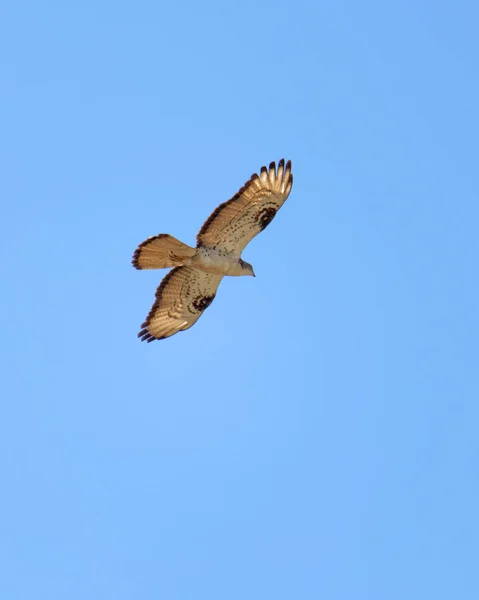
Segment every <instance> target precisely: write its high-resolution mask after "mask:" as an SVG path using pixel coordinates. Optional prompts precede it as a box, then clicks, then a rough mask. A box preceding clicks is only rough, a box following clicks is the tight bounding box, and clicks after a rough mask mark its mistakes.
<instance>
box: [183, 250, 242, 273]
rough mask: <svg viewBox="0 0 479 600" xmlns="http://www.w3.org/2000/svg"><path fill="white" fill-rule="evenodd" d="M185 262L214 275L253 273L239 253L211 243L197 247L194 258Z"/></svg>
mask: <svg viewBox="0 0 479 600" xmlns="http://www.w3.org/2000/svg"><path fill="white" fill-rule="evenodd" d="M183 264H184V265H187V266H192V267H195V268H197V269H200V270H201V271H204V272H205V273H212V274H213V275H229V276H233V277H240V276H242V275H251V272H250V269H249V268H248V267H251V265H248V263H245V262H244V261H242V260H241V257H240V255H239V254H237V253H235V252H227V251H226V250H224V249H222V248H215V247H214V246H211V245H208V246H200V247H199V248H196V254H195V255H194V256H193V257H192V258H188V259H186V261H185V262H184V263H183Z"/></svg>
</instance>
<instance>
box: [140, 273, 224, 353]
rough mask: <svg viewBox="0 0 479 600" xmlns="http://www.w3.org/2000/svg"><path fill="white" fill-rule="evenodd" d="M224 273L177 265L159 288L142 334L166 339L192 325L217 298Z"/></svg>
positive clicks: (147, 339)
mask: <svg viewBox="0 0 479 600" xmlns="http://www.w3.org/2000/svg"><path fill="white" fill-rule="evenodd" d="M222 279H223V276H222V275H212V274H210V273H205V272H203V271H200V270H198V269H193V268H191V267H176V268H175V269H172V270H171V271H170V272H169V273H168V274H167V275H166V276H165V278H164V279H163V281H162V282H161V284H160V286H159V287H158V289H157V290H156V299H155V302H154V304H153V306H152V307H151V310H150V312H149V314H148V316H147V318H146V321H145V322H144V323H143V325H142V330H141V331H140V333H139V334H138V337H139V338H141V340H142V341H147V342H152V341H153V340H162V339H163V338H166V337H169V336H171V335H174V334H175V333H178V331H184V330H185V329H189V328H190V327H192V326H193V325H194V324H195V323H196V321H197V320H198V319H199V318H200V317H201V315H202V314H203V312H204V311H205V310H206V309H207V308H208V306H209V305H210V304H211V303H212V302H213V300H214V297H215V295H216V290H217V289H218V286H219V284H220V282H221V280H222Z"/></svg>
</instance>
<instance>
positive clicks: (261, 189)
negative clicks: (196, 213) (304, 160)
mask: <svg viewBox="0 0 479 600" xmlns="http://www.w3.org/2000/svg"><path fill="white" fill-rule="evenodd" d="M292 186H293V175H292V173H291V161H290V160H289V161H288V162H287V163H286V165H285V164H284V159H281V160H280V161H279V163H278V170H276V164H275V163H274V162H272V163H271V164H270V165H269V169H267V168H266V167H262V168H261V172H260V174H259V175H257V174H256V173H255V174H254V175H252V176H251V179H250V180H249V181H247V182H246V183H245V184H244V186H243V187H242V188H241V189H240V190H239V192H237V193H236V194H235V195H234V196H233V197H232V198H231V200H228V201H227V202H223V204H220V206H218V208H217V209H216V210H215V211H214V212H213V213H212V214H211V215H210V217H209V218H208V219H207V220H206V222H205V224H204V225H203V227H202V228H201V230H200V232H199V234H198V236H197V238H196V239H197V242H198V246H202V245H203V246H205V245H212V246H217V247H220V248H224V249H225V250H227V251H228V252H235V253H238V254H239V253H241V252H242V251H243V250H244V248H245V246H246V245H247V244H248V243H249V242H250V241H251V240H252V239H253V238H254V236H255V235H257V234H258V233H259V232H260V231H263V229H265V227H267V226H268V225H269V224H270V223H271V221H272V220H273V219H274V217H275V215H276V213H277V212H278V210H279V209H280V208H281V206H283V204H284V202H285V200H286V198H287V197H288V196H289V193H290V192H291V188H292Z"/></svg>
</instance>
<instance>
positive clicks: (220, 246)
mask: <svg viewBox="0 0 479 600" xmlns="http://www.w3.org/2000/svg"><path fill="white" fill-rule="evenodd" d="M292 185H293V175H292V173H291V161H290V160H289V161H288V162H287V163H286V165H285V163H284V159H281V160H280V161H279V163H278V168H277V169H276V164H275V163H274V162H272V163H271V164H270V165H269V169H268V168H266V167H262V168H261V171H260V174H259V175H258V174H256V173H255V174H254V175H252V176H251V179H250V180H249V181H247V182H246V183H245V184H244V186H243V187H242V188H241V189H240V190H239V191H238V192H237V193H236V194H235V195H234V196H233V197H232V198H231V200H228V201H227V202H223V204H220V206H218V208H217V209H216V210H215V211H213V213H212V214H211V215H210V216H209V218H208V219H207V220H206V221H205V224H204V225H203V227H202V228H201V229H200V232H199V234H198V235H197V237H196V241H197V244H196V248H191V247H190V246H187V245H186V244H183V243H182V242H180V241H179V240H177V239H176V238H174V237H173V236H171V235H168V234H166V233H160V234H159V235H155V236H153V237H149V238H148V239H147V240H145V241H144V242H143V243H141V244H140V245H139V246H138V248H137V249H136V250H135V253H134V254H133V260H132V264H133V266H134V267H135V268H136V269H166V268H169V267H174V268H173V269H172V270H171V271H170V272H169V273H168V274H167V275H166V276H165V278H164V279H163V281H162V282H161V284H160V286H159V287H158V289H157V290H156V298H155V302H154V304H153V306H152V307H151V310H150V312H149V314H148V316H147V317H146V321H145V322H144V323H143V325H142V326H141V327H142V329H141V331H140V333H139V334H138V337H139V338H140V339H141V340H142V341H147V342H152V341H153V340H162V339H164V338H167V337H170V336H171V335H174V334H175V333H178V331H184V330H185V329H189V328H190V327H192V326H193V325H194V324H195V323H196V321H197V320H198V319H199V318H200V317H201V315H202V314H203V312H204V311H205V310H206V309H207V308H208V306H209V305H210V304H211V303H212V302H213V300H214V297H215V295H216V290H217V289H218V286H219V284H220V282H221V280H222V279H223V277H224V276H225V275H232V276H241V275H253V277H254V271H253V267H252V266H251V265H250V264H249V263H247V262H245V261H244V260H242V259H241V253H242V252H243V250H244V248H245V247H246V245H247V244H248V243H249V242H250V241H251V240H252V239H253V238H254V237H255V235H257V234H258V233H259V232H260V231H263V229H265V227H267V226H268V225H269V224H270V223H271V221H272V220H273V219H274V217H275V215H276V213H277V212H278V210H279V209H280V208H281V206H282V205H283V203H284V202H285V200H286V198H287V197H288V196H289V193H290V191H291V187H292Z"/></svg>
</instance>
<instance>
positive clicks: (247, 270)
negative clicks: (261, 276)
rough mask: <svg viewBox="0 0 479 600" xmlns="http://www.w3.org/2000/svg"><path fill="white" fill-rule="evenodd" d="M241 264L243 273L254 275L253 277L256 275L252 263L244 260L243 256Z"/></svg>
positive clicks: (240, 260)
mask: <svg viewBox="0 0 479 600" xmlns="http://www.w3.org/2000/svg"><path fill="white" fill-rule="evenodd" d="M239 264H240V266H241V275H252V276H253V277H256V275H255V274H254V271H253V267H252V265H250V264H249V263H247V262H246V261H244V260H242V259H241V258H240V259H239Z"/></svg>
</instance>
